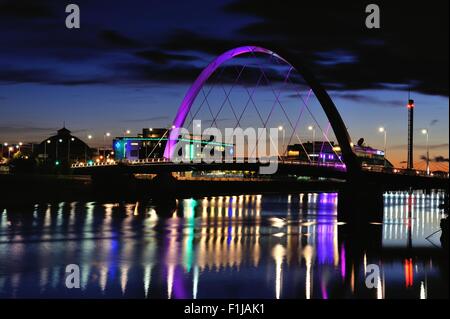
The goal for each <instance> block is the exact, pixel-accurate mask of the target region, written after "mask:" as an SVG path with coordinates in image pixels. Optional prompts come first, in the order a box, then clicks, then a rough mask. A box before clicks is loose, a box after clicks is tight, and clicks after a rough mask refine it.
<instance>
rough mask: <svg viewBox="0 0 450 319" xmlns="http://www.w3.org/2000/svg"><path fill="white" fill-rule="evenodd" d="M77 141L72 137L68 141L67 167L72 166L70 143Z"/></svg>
mask: <svg viewBox="0 0 450 319" xmlns="http://www.w3.org/2000/svg"><path fill="white" fill-rule="evenodd" d="M73 141H75V138H74V137H71V138H69V139H68V140H67V165H70V142H73Z"/></svg>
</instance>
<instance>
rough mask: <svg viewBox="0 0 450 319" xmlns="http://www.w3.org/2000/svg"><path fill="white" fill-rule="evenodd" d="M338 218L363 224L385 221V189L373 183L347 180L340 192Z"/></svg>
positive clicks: (354, 223)
mask: <svg viewBox="0 0 450 319" xmlns="http://www.w3.org/2000/svg"><path fill="white" fill-rule="evenodd" d="M338 220H339V221H342V222H345V223H347V224H350V225H355V226H358V227H359V226H362V225H367V224H368V223H382V222H383V191H382V190H381V188H380V187H378V186H377V185H373V184H368V183H364V184H360V183H352V182H347V183H346V185H345V186H344V187H343V188H342V189H340V190H339V194H338Z"/></svg>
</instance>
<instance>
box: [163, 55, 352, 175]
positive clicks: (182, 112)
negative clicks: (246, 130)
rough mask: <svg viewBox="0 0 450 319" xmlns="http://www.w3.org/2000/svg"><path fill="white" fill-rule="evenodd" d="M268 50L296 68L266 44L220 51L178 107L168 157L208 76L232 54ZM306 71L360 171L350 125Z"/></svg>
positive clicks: (346, 153)
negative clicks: (349, 133) (353, 147)
mask: <svg viewBox="0 0 450 319" xmlns="http://www.w3.org/2000/svg"><path fill="white" fill-rule="evenodd" d="M255 52H256V53H264V54H268V55H272V56H274V57H276V58H278V59H280V60H281V61H283V62H285V63H286V64H288V65H289V66H291V67H292V68H293V69H294V70H296V68H295V67H294V66H292V65H291V64H290V63H289V62H288V61H287V60H286V59H284V58H282V57H281V56H279V55H278V54H276V53H274V52H272V51H270V50H268V49H265V48H262V47H258V46H242V47H238V48H234V49H231V50H229V51H226V52H224V53H222V54H221V55H219V56H218V57H217V58H215V59H214V60H213V61H212V62H211V63H210V64H208V66H207V67H206V68H205V69H203V71H202V72H201V73H200V75H199V76H198V77H197V79H195V82H194V83H193V84H192V86H191V87H190V88H189V91H187V93H186V95H185V96H184V99H183V101H182V102H181V105H180V107H179V109H178V112H177V115H176V117H175V120H174V121H173V125H172V129H171V130H170V134H169V140H168V141H167V144H166V148H165V149H164V157H165V158H168V159H170V158H172V155H173V151H174V150H175V145H176V143H177V140H178V135H179V131H180V127H182V126H183V125H184V121H185V120H186V117H187V114H188V113H189V110H190V109H191V106H192V104H193V103H194V101H195V99H196V97H197V95H198V93H199V92H200V90H201V88H202V87H203V84H204V83H205V82H206V81H207V80H208V78H209V77H210V76H211V75H212V74H213V73H214V72H215V71H216V70H217V68H219V67H220V66H221V65H222V64H223V63H225V62H226V61H228V60H231V59H232V58H234V57H236V56H238V55H242V54H246V53H255ZM302 71H303V72H302V75H303V78H304V79H305V81H306V83H308V85H309V86H310V87H311V89H312V90H313V92H314V94H315V95H316V97H317V99H318V100H319V102H320V104H321V106H322V108H323V109H324V111H325V114H326V116H327V118H328V120H329V121H330V124H331V127H332V128H333V131H334V133H335V135H336V138H337V140H338V143H339V145H340V147H341V150H342V154H343V156H344V163H345V164H346V167H347V171H349V170H352V171H356V170H358V169H359V168H360V165H359V163H358V161H357V159H356V155H355V154H354V153H353V149H352V147H351V145H350V136H349V135H348V132H347V128H346V127H345V124H344V122H343V120H342V118H341V116H340V114H339V112H338V110H337V108H336V106H335V105H334V103H333V102H332V100H331V98H330V97H329V95H328V93H327V92H326V91H325V89H324V88H323V87H322V86H321V85H320V84H319V83H318V82H317V81H316V80H315V78H314V77H313V76H312V74H311V73H309V72H308V71H307V70H306V69H305V68H302Z"/></svg>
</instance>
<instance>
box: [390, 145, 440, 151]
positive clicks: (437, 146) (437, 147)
mask: <svg viewBox="0 0 450 319" xmlns="http://www.w3.org/2000/svg"><path fill="white" fill-rule="evenodd" d="M406 147H407V145H406V144H400V145H392V146H389V148H390V149H405V150H406ZM414 148H415V149H422V150H424V149H426V148H427V147H426V145H414ZM443 148H448V143H442V144H431V145H430V146H429V149H430V150H434V149H443Z"/></svg>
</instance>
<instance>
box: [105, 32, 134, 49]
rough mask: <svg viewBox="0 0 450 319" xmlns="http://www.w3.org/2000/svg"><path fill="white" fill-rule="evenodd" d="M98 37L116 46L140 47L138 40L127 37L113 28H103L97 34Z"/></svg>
mask: <svg viewBox="0 0 450 319" xmlns="http://www.w3.org/2000/svg"><path fill="white" fill-rule="evenodd" d="M99 38H100V39H101V40H103V41H104V42H105V43H107V44H109V45H111V46H113V47H117V48H131V49H133V48H139V47H142V43H140V42H139V41H137V40H135V39H132V38H130V37H127V36H125V35H123V34H121V33H119V32H118V31H115V30H104V31H101V32H100V34H99Z"/></svg>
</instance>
